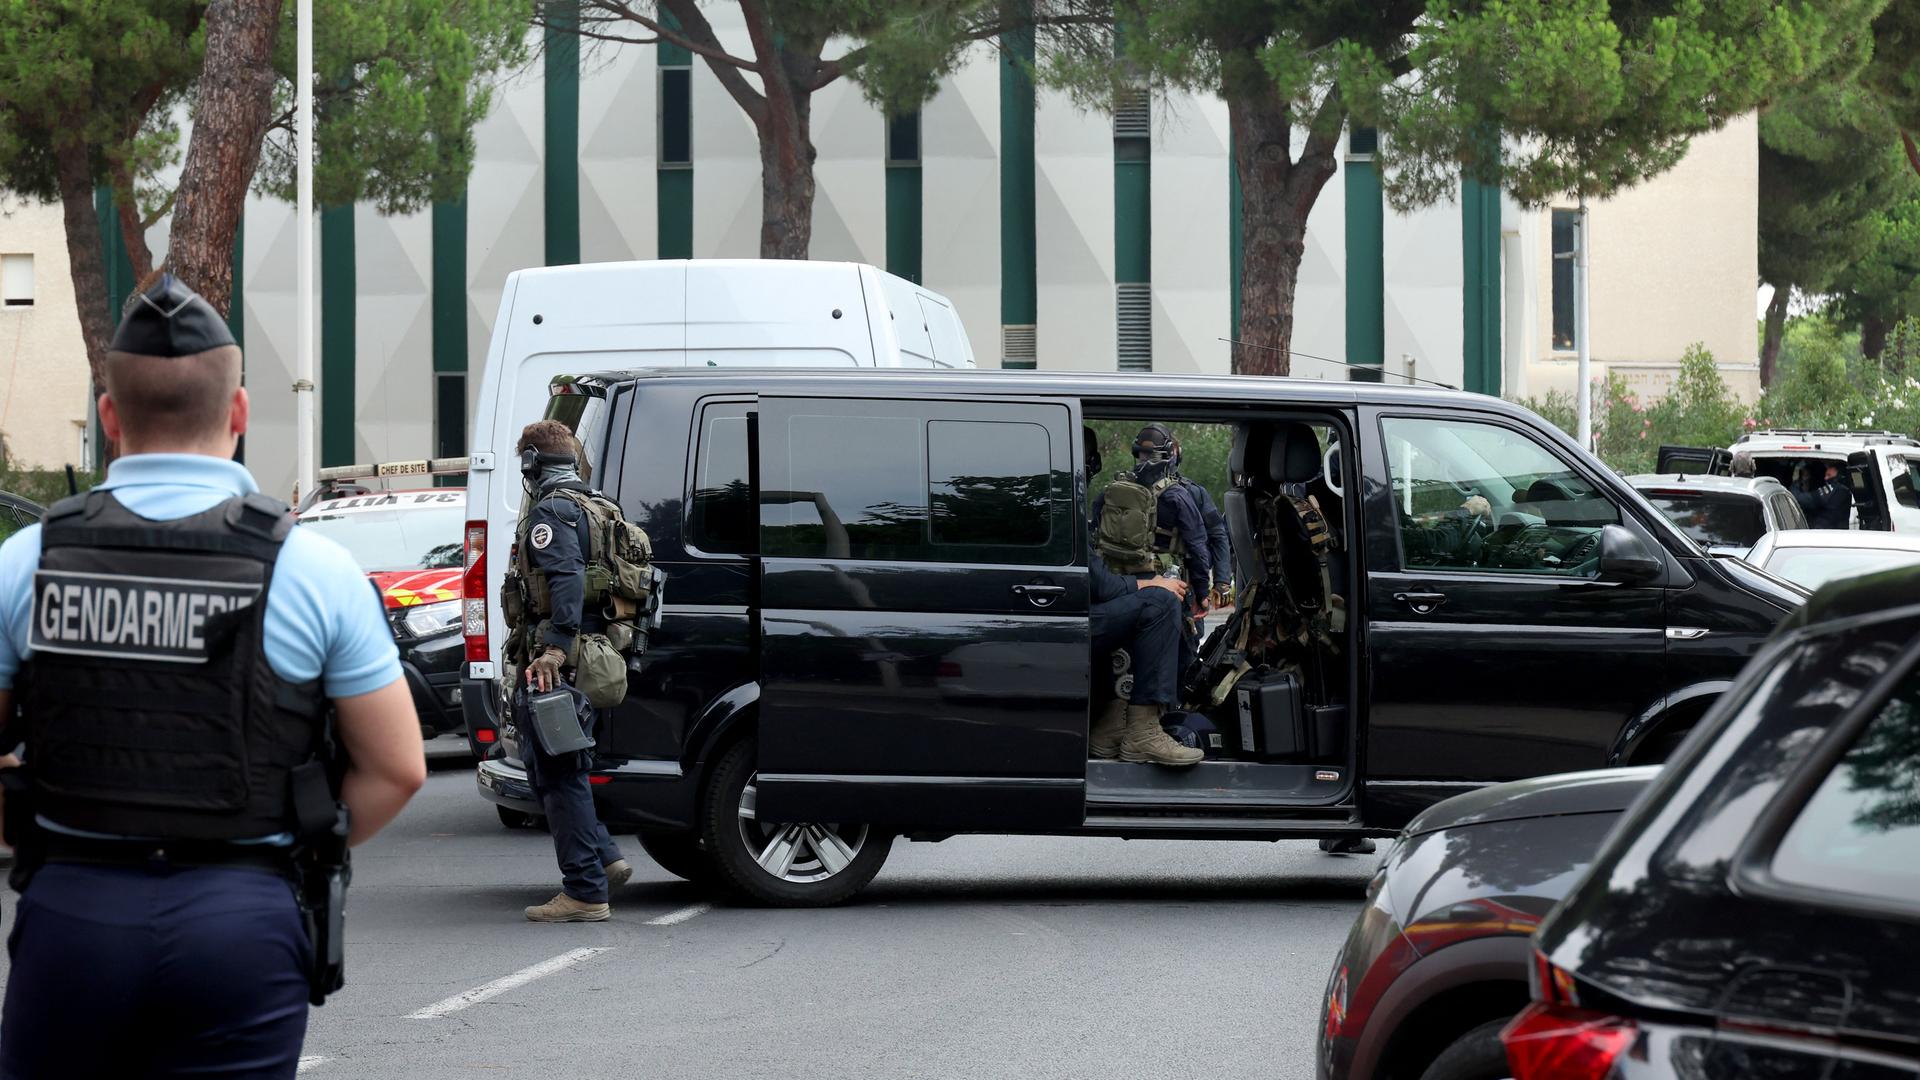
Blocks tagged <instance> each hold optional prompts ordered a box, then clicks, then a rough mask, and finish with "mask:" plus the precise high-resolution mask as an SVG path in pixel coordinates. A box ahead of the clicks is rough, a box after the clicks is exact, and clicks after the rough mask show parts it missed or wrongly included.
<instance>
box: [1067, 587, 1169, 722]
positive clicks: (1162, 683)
mask: <svg viewBox="0 0 1920 1080" xmlns="http://www.w3.org/2000/svg"><path fill="white" fill-rule="evenodd" d="M1089 621H1090V623H1091V627H1090V629H1091V630H1092V631H1093V655H1095V656H1098V657H1104V656H1106V655H1107V653H1109V652H1112V651H1113V650H1114V649H1119V648H1125V649H1126V650H1127V652H1128V653H1130V654H1131V655H1132V656H1133V695H1132V698H1131V700H1132V703H1133V704H1135V705H1171V704H1173V699H1174V692H1175V683H1176V681H1177V680H1178V678H1179V675H1180V663H1181V657H1182V656H1183V654H1184V653H1185V651H1186V650H1187V649H1188V648H1191V646H1190V645H1187V644H1184V643H1183V639H1182V629H1183V627H1184V626H1185V624H1186V622H1187V618H1186V613H1185V612H1184V611H1182V610H1181V607H1180V598H1179V597H1177V596H1175V595H1173V594H1172V593H1170V592H1168V591H1167V590H1165V589H1138V590H1135V591H1134V592H1130V593H1127V594H1126V595H1124V596H1121V597H1118V598H1116V599H1113V600H1108V601H1105V602H1103V603H1096V604H1094V605H1093V608H1092V611H1091V613H1090V620H1089ZM1102 663H1104V661H1102Z"/></svg>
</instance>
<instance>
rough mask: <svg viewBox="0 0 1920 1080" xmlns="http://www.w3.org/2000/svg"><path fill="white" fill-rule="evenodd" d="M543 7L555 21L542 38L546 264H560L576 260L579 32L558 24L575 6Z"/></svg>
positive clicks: (555, 3) (552, 2) (557, 0)
mask: <svg viewBox="0 0 1920 1080" xmlns="http://www.w3.org/2000/svg"><path fill="white" fill-rule="evenodd" d="M569 9H571V11H572V14H571V15H569V14H568V10H569ZM547 11H548V15H549V18H550V19H551V20H553V22H555V23H558V24H560V25H549V26H548V27H547V28H546V42H545V47H546V89H547V103H546V132H547V140H546V156H545V158H544V159H543V164H544V166H545V172H546V196H547V213H546V226H547V265H548V266H562V265H566V264H568V263H577V262H579V261H580V38H579V36H578V35H576V34H572V33H569V32H567V31H566V29H564V25H565V24H566V23H567V22H570V21H577V20H578V18H579V15H578V12H579V7H578V5H577V4H574V3H571V2H565V3H563V2H561V0H549V3H548V6H547Z"/></svg>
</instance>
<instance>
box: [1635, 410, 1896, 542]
mask: <svg viewBox="0 0 1920 1080" xmlns="http://www.w3.org/2000/svg"><path fill="white" fill-rule="evenodd" d="M1741 452H1745V453H1747V454H1748V455H1750V456H1751V457H1752V458H1753V467H1754V474H1755V475H1756V476H1770V477H1772V478H1774V479H1775V480H1778V481H1779V482H1780V483H1782V484H1784V485H1787V486H1788V487H1789V488H1791V487H1792V484H1793V472H1794V468H1795V467H1796V466H1798V465H1801V464H1803V463H1804V464H1807V465H1817V466H1819V467H1821V468H1822V469H1824V467H1825V466H1826V465H1827V464H1828V463H1832V464H1835V465H1838V466H1840V472H1841V475H1842V476H1843V477H1845V478H1846V480H1847V484H1848V486H1849V487H1850V488H1851V489H1852V491H1853V527H1854V528H1856V529H1873V530H1882V531H1885V530H1891V531H1893V532H1912V533H1920V487H1916V484H1917V483H1920V440H1916V439H1914V438H1912V437H1910V436H1907V435H1900V434H1897V433H1895V432H1891V431H1756V432H1753V433H1751V434H1747V435H1742V436H1740V438H1739V440H1738V441H1736V442H1735V443H1734V444H1733V445H1732V446H1729V447H1727V448H1725V449H1708V448H1703V447H1691V446H1663V447H1661V448H1660V455H1659V464H1658V465H1657V466H1656V467H1655V469H1654V471H1655V472H1656V473H1676V472H1680V473H1711V474H1714V475H1719V476H1725V475H1727V474H1728V473H1729V472H1730V471H1731V468H1732V463H1733V455H1734V454H1736V453H1741Z"/></svg>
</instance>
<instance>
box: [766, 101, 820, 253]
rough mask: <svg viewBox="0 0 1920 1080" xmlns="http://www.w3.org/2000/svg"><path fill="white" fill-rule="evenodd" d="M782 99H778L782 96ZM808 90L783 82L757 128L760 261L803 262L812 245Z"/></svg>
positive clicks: (810, 145) (811, 125) (811, 105)
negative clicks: (784, 90) (784, 86)
mask: <svg viewBox="0 0 1920 1080" xmlns="http://www.w3.org/2000/svg"><path fill="white" fill-rule="evenodd" d="M783 96H784V97H785V100H784V101H783V100H782V97H783ZM812 114H813V92H812V91H811V90H807V89H804V88H802V87H799V86H795V85H793V84H792V83H791V82H789V84H788V87H787V94H786V95H769V96H768V100H767V109H766V121H765V122H764V123H763V124H761V126H760V133H759V134H760V257H761V258H763V259H804V258H806V257H807V249H808V248H809V247H810V246H811V245H812V244H813V191H814V188H813V159H814V150H813V115H812Z"/></svg>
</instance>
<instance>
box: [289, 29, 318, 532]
mask: <svg viewBox="0 0 1920 1080" xmlns="http://www.w3.org/2000/svg"><path fill="white" fill-rule="evenodd" d="M293 168H294V177H295V181H294V187H295V190H296V192H297V194H296V196H295V201H294V218H295V223H294V229H295V231H294V235H295V238H296V242H295V245H294V251H295V258H296V259H298V260H299V264H300V265H299V268H298V271H297V273H296V274H295V278H294V280H295V285H294V288H295V290H296V292H297V294H298V295H297V303H296V314H295V318H294V326H295V334H296V337H295V341H294V352H293V355H294V376H293V378H294V382H293V416H294V441H295V445H294V479H293V482H294V491H295V495H296V497H298V496H301V495H305V494H306V493H308V492H310V491H312V490H313V484H314V460H313V458H314V431H313V413H314V409H313V406H314V399H313V394H314V386H313V0H298V15H297V16H296V20H295V43H294V166H293Z"/></svg>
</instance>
